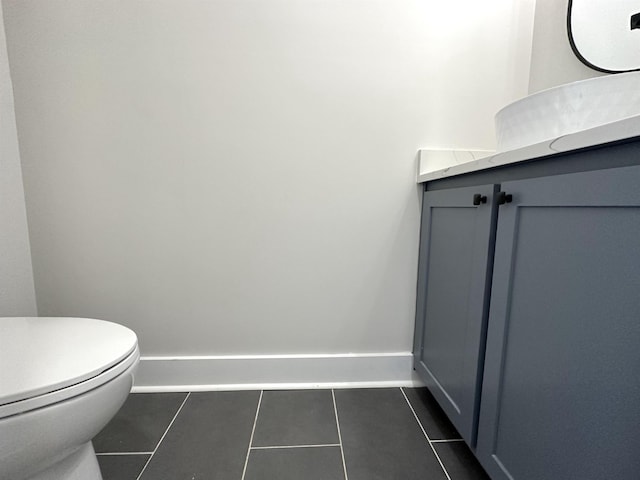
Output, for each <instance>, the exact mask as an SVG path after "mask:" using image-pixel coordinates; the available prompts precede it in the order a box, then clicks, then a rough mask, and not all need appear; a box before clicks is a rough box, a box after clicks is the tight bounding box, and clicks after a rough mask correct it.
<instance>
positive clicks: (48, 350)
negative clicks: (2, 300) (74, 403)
mask: <svg viewBox="0 0 640 480" xmlns="http://www.w3.org/2000/svg"><path fill="white" fill-rule="evenodd" d="M137 343H138V341H137V337H136V334H135V333H133V332H132V331H131V330H129V329H128V328H126V327H123V326H122V325H118V324H116V323H112V322H106V321H104V320H93V319H87V318H63V317H34V318H30V317H3V318H0V406H2V405H7V404H9V403H13V402H19V401H22V400H26V399H30V398H33V397H36V396H40V395H44V394H47V393H50V392H54V391H56V390H60V389H63V388H66V387H69V386H72V385H75V384H78V383H80V382H84V381H86V380H89V379H91V378H93V377H96V376H97V375H100V374H101V373H102V372H104V371H105V370H108V369H110V368H112V367H113V366H114V365H117V364H118V363H120V362H122V361H123V360H124V359H125V358H127V357H130V356H131V354H132V352H134V351H136V350H137Z"/></svg>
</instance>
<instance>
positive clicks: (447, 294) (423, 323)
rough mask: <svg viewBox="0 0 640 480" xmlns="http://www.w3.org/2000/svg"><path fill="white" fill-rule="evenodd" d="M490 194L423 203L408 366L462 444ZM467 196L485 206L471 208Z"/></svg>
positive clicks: (480, 347)
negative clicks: (413, 330)
mask: <svg viewBox="0 0 640 480" xmlns="http://www.w3.org/2000/svg"><path fill="white" fill-rule="evenodd" d="M494 191H495V188H494V186H493V185H486V186H481V187H473V188H459V189H450V190H442V191H435V192H425V194H424V197H423V210H422V230H421V235H420V261H419V267H418V302H417V311H416V334H415V344H414V366H415V369H416V370H417V372H418V373H419V374H420V376H421V377H422V379H423V380H424V381H425V382H426V384H427V386H428V387H429V389H430V391H431V392H432V393H433V395H434V397H435V398H436V399H437V401H438V403H439V404H440V406H441V407H442V408H443V409H444V411H445V412H446V413H447V415H448V416H449V418H450V419H451V421H452V422H453V424H454V425H455V426H456V428H457V429H458V431H459V432H460V434H461V435H462V436H463V437H464V438H465V439H466V440H467V441H468V442H469V443H470V444H473V442H474V441H475V432H476V420H477V404H478V401H479V398H478V385H479V381H480V379H481V375H482V361H483V360H482V356H483V353H484V339H485V327H486V316H487V314H488V311H487V308H486V307H487V298H488V282H489V280H490V276H489V277H488V274H487V269H488V268H489V267H488V266H489V265H490V262H491V261H492V258H491V257H492V250H491V247H492V244H493V242H492V231H494V230H493V228H492V223H494V222H495V210H496V207H495V205H494V201H493V200H494V198H493V197H494ZM475 195H478V196H480V198H481V199H482V200H486V203H480V204H479V205H474V196H475Z"/></svg>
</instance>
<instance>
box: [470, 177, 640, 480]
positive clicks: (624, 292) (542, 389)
mask: <svg viewBox="0 0 640 480" xmlns="http://www.w3.org/2000/svg"><path fill="white" fill-rule="evenodd" d="M502 190H503V191H504V192H505V193H510V194H512V195H513V201H512V202H511V203H506V204H504V205H502V206H501V207H500V208H499V220H498V231H497V238H496V251H495V264H494V272H493V283H492V298H491V308H490V315H489V324H488V333H487V353H486V361H485V371H484V381H483V386H482V404H481V412H480V423H479V431H478V442H477V449H476V454H477V455H478V457H479V459H480V461H481V462H482V463H483V465H484V467H485V469H487V471H488V472H489V473H490V475H491V477H492V478H493V479H510V480H546V479H574V478H575V479H580V480H589V479H594V480H595V479H599V480H601V479H605V478H615V479H619V480H622V479H634V480H637V479H638V478H639V475H640V473H639V472H640V435H639V434H638V432H639V431H640V167H625V168H615V169H609V170H601V171H598V172H585V173H574V174H569V175H558V176H555V177H545V178H538V179H530V180H523V181H514V182H508V183H504V184H502Z"/></svg>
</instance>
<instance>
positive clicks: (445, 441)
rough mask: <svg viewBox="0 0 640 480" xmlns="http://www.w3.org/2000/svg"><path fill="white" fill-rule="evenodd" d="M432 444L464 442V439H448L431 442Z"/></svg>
mask: <svg viewBox="0 0 640 480" xmlns="http://www.w3.org/2000/svg"><path fill="white" fill-rule="evenodd" d="M430 441H431V443H451V442H464V440H463V439H462V438H447V439H444V440H430Z"/></svg>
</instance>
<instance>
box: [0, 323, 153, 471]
mask: <svg viewBox="0 0 640 480" xmlns="http://www.w3.org/2000/svg"><path fill="white" fill-rule="evenodd" d="M139 359H140V353H139V350H138V340H137V337H136V334H135V333H133V332H132V331H131V330H129V329H128V328H126V327H123V326H121V325H117V324H115V323H111V322H105V321H102V320H90V319H85V318H49V317H37V318H26V317H10V318H0V480H101V479H102V476H101V475H100V469H99V468H98V462H97V459H96V455H95V453H94V451H93V446H92V444H91V439H92V438H93V437H94V436H95V435H96V434H97V433H98V432H99V431H100V430H101V429H102V428H103V427H104V426H105V425H106V424H107V423H108V422H109V420H111V418H112V417H113V416H114V415H115V414H116V412H117V411H118V409H119V408H120V407H121V406H122V404H123V403H124V401H125V399H126V398H127V395H128V394H129V391H130V390H131V386H132V385H133V373H134V371H135V369H136V367H137V365H138V361H139Z"/></svg>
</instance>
